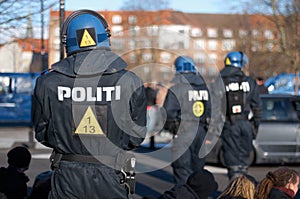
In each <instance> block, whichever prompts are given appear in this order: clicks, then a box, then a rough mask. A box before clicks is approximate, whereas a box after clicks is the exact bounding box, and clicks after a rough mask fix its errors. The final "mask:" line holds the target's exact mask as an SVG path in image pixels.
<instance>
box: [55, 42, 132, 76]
mask: <svg viewBox="0 0 300 199" xmlns="http://www.w3.org/2000/svg"><path fill="white" fill-rule="evenodd" d="M126 67H127V63H126V62H125V61H124V60H123V59H122V58H121V57H120V56H118V55H117V54H115V53H114V52H112V51H111V50H110V49H109V48H105V47H99V48H96V49H94V50H91V51H84V52H80V53H76V54H74V55H71V56H68V57H66V58H65V59H63V60H61V61H59V62H57V63H55V64H53V65H52V69H53V70H54V71H57V72H59V73H62V74H65V75H68V76H72V77H76V76H84V75H97V74H106V73H115V72H117V71H120V70H123V69H124V68H126Z"/></svg>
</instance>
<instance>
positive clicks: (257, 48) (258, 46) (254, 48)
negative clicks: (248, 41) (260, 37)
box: [251, 41, 261, 52]
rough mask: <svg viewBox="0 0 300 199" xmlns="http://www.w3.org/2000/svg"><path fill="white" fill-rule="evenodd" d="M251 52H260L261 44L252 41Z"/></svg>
mask: <svg viewBox="0 0 300 199" xmlns="http://www.w3.org/2000/svg"><path fill="white" fill-rule="evenodd" d="M251 50H252V51H253V52H256V51H260V50H261V44H260V43H259V42H257V41H252V46H251Z"/></svg>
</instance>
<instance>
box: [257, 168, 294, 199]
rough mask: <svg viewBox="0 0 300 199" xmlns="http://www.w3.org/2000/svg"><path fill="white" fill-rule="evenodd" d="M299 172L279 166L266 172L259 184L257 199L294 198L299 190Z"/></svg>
mask: <svg viewBox="0 0 300 199" xmlns="http://www.w3.org/2000/svg"><path fill="white" fill-rule="evenodd" d="M298 187H299V173H298V172H297V171H295V170H293V169H290V168H288V167H279V168H278V169H276V170H274V171H270V172H268V173H267V174H266V177H264V178H263V179H262V180H261V181H260V182H259V184H258V186H257V192H256V199H293V198H295V195H296V193H297V192H298Z"/></svg>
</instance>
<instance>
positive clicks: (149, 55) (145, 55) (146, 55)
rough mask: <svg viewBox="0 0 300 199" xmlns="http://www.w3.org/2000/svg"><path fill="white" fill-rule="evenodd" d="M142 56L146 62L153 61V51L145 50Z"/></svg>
mask: <svg viewBox="0 0 300 199" xmlns="http://www.w3.org/2000/svg"><path fill="white" fill-rule="evenodd" d="M142 58H143V61H144V62H151V61H152V53H150V52H145V53H143V54H142Z"/></svg>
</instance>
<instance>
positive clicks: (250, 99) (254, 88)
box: [220, 66, 262, 126]
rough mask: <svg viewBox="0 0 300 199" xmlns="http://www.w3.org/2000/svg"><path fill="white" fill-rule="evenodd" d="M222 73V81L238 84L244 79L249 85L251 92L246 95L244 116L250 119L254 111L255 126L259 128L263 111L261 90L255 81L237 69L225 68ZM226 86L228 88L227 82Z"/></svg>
mask: <svg viewBox="0 0 300 199" xmlns="http://www.w3.org/2000/svg"><path fill="white" fill-rule="evenodd" d="M220 73H221V77H222V79H223V80H225V79H226V80H227V81H228V82H236V81H238V80H239V79H242V81H244V82H248V83H249V86H250V91H249V92H247V93H246V103H245V107H244V110H243V111H244V112H243V115H244V116H245V117H248V114H249V112H250V111H252V113H253V120H254V125H255V126H258V125H259V123H260V120H261V115H262V109H261V100H260V98H259V92H260V90H259V87H258V85H257V84H256V82H255V80H254V79H253V78H251V77H249V76H246V75H245V74H244V72H243V71H242V70H241V69H240V68H237V67H229V66H227V67H224V68H223V69H222V70H221V72H220ZM224 84H225V86H226V83H225V81H224Z"/></svg>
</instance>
